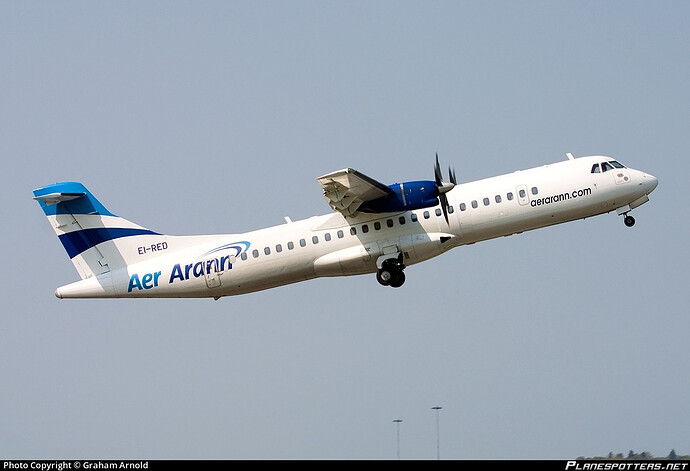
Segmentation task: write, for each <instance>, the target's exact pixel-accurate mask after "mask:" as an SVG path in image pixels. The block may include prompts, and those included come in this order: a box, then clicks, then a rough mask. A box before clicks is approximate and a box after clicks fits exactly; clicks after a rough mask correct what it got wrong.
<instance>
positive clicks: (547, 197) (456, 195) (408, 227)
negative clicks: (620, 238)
mask: <svg viewBox="0 0 690 471" xmlns="http://www.w3.org/2000/svg"><path fill="white" fill-rule="evenodd" d="M607 160H611V159H610V158H608V157H599V156H595V157H582V158H578V159H571V160H564V161H562V162H558V163H554V164H550V165H545V166H542V167H537V168H533V169H529V170H523V171H517V172H514V173H510V174H506V175H501V176H497V177H493V178H487V179H484V180H478V181H474V182H469V183H464V184H458V185H456V186H455V187H454V188H453V189H452V190H450V191H449V192H448V193H447V198H448V205H449V214H448V222H446V219H445V218H444V215H443V212H442V211H441V207H440V205H439V206H436V207H430V208H425V209H419V210H415V211H406V212H400V213H396V214H393V213H388V214H359V215H358V216H356V217H354V218H352V217H348V218H346V217H344V216H343V215H341V214H340V213H337V212H334V213H332V214H328V215H324V216H315V217H312V218H309V219H304V220H300V221H295V222H286V223H285V224H281V225H279V226H275V227H269V228H266V229H261V230H257V231H252V232H247V233H241V234H227V235H211V236H191V237H190V236H165V235H147V236H145V242H144V243H141V242H140V243H139V245H138V247H132V248H131V249H130V250H129V253H128V254H127V256H126V257H127V259H126V262H127V264H126V267H125V268H121V269H118V270H114V271H110V272H108V273H104V274H102V275H98V276H94V277H91V278H87V279H84V280H82V281H79V282H76V283H73V284H71V285H67V286H64V287H62V288H58V290H56V295H57V296H58V297H65V298H67V297H200V296H208V297H214V298H219V297H222V296H230V295H237V294H243V293H249V292H253V291H258V290H263V289H267V288H272V287H276V286H281V285H286V284H290V283H295V282H298V281H304V280H308V279H312V278H316V277H322V276H341V275H357V274H364V273H375V272H376V271H377V269H378V268H380V261H381V260H382V259H385V257H386V255H387V254H394V253H398V254H402V261H403V263H404V265H405V266H408V265H413V264H415V263H419V262H422V261H424V260H428V259H430V258H432V257H435V256H437V255H440V254H441V253H443V252H445V251H447V250H449V249H451V248H453V247H457V246H460V245H466V244H473V243H475V242H479V241H482V240H487V239H492V238H495V237H500V236H506V235H510V234H515V233H520V232H524V231H529V230H532V229H536V228H540V227H546V226H550V225H553V224H559V223H563V222H567V221H572V220H576V219H582V218H587V217H591V216H595V215H598V214H603V213H607V212H610V211H614V210H616V211H617V212H618V213H619V214H623V213H627V211H629V210H631V209H633V208H635V207H637V206H639V205H640V204H642V203H644V202H645V201H647V195H648V194H649V193H650V192H651V191H652V190H653V189H654V188H655V187H656V184H657V182H656V179H655V178H654V177H652V176H651V175H647V174H645V173H643V172H641V171H638V170H634V169H630V168H615V169H613V170H612V171H606V172H598V173H592V166H593V165H595V164H597V163H600V162H605V161H607Z"/></svg>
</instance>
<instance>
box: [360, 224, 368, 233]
mask: <svg viewBox="0 0 690 471" xmlns="http://www.w3.org/2000/svg"><path fill="white" fill-rule="evenodd" d="M362 232H364V233H365V234H366V233H367V232H369V226H367V225H366V224H362Z"/></svg>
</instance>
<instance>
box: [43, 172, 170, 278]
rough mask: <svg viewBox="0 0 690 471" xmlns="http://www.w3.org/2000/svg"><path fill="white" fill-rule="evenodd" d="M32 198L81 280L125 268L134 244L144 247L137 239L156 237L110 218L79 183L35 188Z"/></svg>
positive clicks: (140, 228)
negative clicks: (43, 214) (40, 209)
mask: <svg viewBox="0 0 690 471" xmlns="http://www.w3.org/2000/svg"><path fill="white" fill-rule="evenodd" d="M34 199H35V200H37V201H38V203H39V204H40V205H41V208H42V209H43V212H44V213H45V215H46V216H47V217H48V220H49V221H50V223H51V225H52V226H53V229H54V230H55V233H56V234H57V236H58V238H59V239H60V242H62V245H63V247H64V248H65V250H66V251H67V255H69V257H70V259H71V260H72V263H73V264H74V267H75V268H76V269H77V272H79V276H80V277H81V278H82V279H85V278H89V277H91V276H94V275H100V274H102V273H107V272H109V271H111V270H115V269H117V268H120V267H124V266H126V265H127V262H128V260H127V258H131V257H132V254H133V253H136V247H137V245H139V246H143V245H145V244H144V243H143V242H142V241H141V240H140V239H141V237H139V236H158V235H159V234H157V233H155V232H152V231H150V230H148V229H146V228H143V227H141V226H139V225H137V224H134V223H132V222H130V221H128V220H126V219H124V218H121V217H118V216H116V215H114V214H113V213H111V212H110V211H108V210H107V209H106V208H105V206H103V205H102V204H101V203H100V202H99V201H98V200H97V199H96V198H95V197H94V196H93V195H92V194H91V193H90V192H89V190H87V189H86V187H84V185H82V184H81V183H77V182H62V183H55V184H53V185H48V186H45V187H43V188H39V189H37V190H34ZM123 249H128V250H123ZM129 249H131V250H129ZM128 253H129V256H128Z"/></svg>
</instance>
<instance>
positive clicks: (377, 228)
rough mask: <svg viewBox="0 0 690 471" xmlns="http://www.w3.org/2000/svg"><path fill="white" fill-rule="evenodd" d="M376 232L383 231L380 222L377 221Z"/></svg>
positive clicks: (375, 224)
mask: <svg viewBox="0 0 690 471" xmlns="http://www.w3.org/2000/svg"><path fill="white" fill-rule="evenodd" d="M374 230H376V231H378V230H381V223H380V222H378V221H376V222H375V223H374Z"/></svg>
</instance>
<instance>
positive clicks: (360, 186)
mask: <svg viewBox="0 0 690 471" xmlns="http://www.w3.org/2000/svg"><path fill="white" fill-rule="evenodd" d="M316 181H317V182H318V183H319V185H321V188H323V197H324V198H325V199H326V201H327V202H328V204H329V205H330V206H331V208H333V209H335V210H336V211H339V212H340V213H342V214H343V215H344V216H356V215H357V209H358V208H359V207H360V206H361V205H362V203H364V202H366V201H371V200H375V199H378V198H382V197H384V196H387V195H388V194H390V193H391V192H392V190H391V189H390V188H388V187H387V186H386V185H384V184H382V183H379V182H377V181H376V180H374V179H373V178H370V177H368V176H366V175H364V174H363V173H361V172H358V171H357V170H354V169H351V168H345V169H342V170H338V171H336V172H332V173H329V174H326V175H323V176H321V177H319V178H317V179H316Z"/></svg>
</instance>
